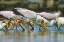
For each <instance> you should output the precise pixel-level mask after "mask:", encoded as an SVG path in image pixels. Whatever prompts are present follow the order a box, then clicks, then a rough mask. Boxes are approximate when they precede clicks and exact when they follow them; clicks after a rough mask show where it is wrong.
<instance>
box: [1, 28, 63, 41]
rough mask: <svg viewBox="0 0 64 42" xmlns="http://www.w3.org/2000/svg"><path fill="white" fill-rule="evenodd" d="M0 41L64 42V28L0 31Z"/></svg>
mask: <svg viewBox="0 0 64 42" xmlns="http://www.w3.org/2000/svg"><path fill="white" fill-rule="evenodd" d="M18 30H19V29H18ZM0 42H64V29H63V27H61V30H57V29H54V27H48V30H46V31H39V30H38V28H35V30H34V31H24V32H22V31H21V30H19V31H14V30H9V31H4V30H2V31H0Z"/></svg>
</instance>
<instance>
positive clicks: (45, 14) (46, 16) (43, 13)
mask: <svg viewBox="0 0 64 42" xmlns="http://www.w3.org/2000/svg"><path fill="white" fill-rule="evenodd" d="M38 14H39V15H41V16H43V17H44V18H46V19H53V18H54V15H53V14H51V13H46V12H42V13H38Z"/></svg>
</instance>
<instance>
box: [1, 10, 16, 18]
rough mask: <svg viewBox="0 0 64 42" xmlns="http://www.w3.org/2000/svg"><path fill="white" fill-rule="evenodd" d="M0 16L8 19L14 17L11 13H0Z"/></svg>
mask: <svg viewBox="0 0 64 42" xmlns="http://www.w3.org/2000/svg"><path fill="white" fill-rule="evenodd" d="M0 15H2V16H4V17H6V18H8V19H10V18H12V17H13V16H15V14H14V13H13V11H0Z"/></svg>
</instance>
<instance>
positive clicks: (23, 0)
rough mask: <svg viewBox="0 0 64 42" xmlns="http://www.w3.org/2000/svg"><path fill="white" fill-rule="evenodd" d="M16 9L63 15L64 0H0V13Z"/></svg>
mask: <svg viewBox="0 0 64 42" xmlns="http://www.w3.org/2000/svg"><path fill="white" fill-rule="evenodd" d="M16 7H21V8H27V9H30V10H33V11H36V12H43V11H46V12H53V11H57V10H61V12H62V14H63V13H64V0H0V11H1V10H12V9H13V8H16Z"/></svg>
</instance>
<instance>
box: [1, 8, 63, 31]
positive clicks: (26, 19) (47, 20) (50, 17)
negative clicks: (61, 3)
mask: <svg viewBox="0 0 64 42" xmlns="http://www.w3.org/2000/svg"><path fill="white" fill-rule="evenodd" d="M0 15H2V16H3V17H5V18H6V19H7V20H6V21H5V20H4V18H0V29H3V28H5V29H8V28H11V29H13V30H14V27H15V28H16V30H17V28H18V25H19V26H20V27H21V28H22V30H25V29H27V30H28V29H29V28H30V27H31V28H32V29H31V30H34V27H33V26H35V25H36V26H40V27H42V29H46V28H47V26H54V27H55V28H56V27H57V28H58V30H59V29H60V27H61V26H62V25H64V17H62V14H61V12H60V11H58V12H55V13H47V12H40V13H37V12H34V11H32V10H28V9H25V8H14V9H13V11H0ZM39 29H40V28H39Z"/></svg>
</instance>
